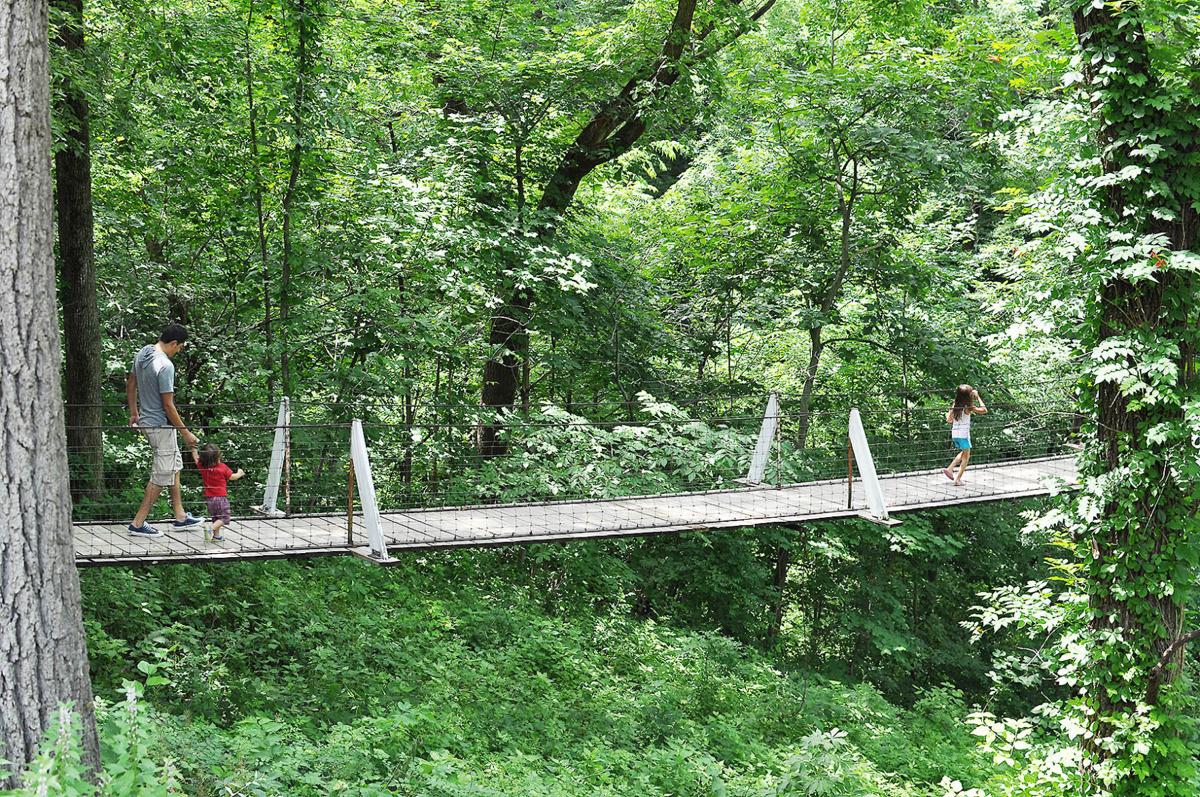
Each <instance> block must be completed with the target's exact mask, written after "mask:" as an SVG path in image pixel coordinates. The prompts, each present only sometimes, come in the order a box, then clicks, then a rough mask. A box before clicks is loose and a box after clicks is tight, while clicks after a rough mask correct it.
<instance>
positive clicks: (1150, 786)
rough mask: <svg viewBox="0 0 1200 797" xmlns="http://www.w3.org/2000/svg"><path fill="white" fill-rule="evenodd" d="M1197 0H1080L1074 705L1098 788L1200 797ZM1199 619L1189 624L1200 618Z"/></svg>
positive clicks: (1076, 76)
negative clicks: (1185, 663)
mask: <svg viewBox="0 0 1200 797" xmlns="http://www.w3.org/2000/svg"><path fill="white" fill-rule="evenodd" d="M1186 6H1187V4H1182V3H1166V4H1156V5H1155V6H1153V7H1151V6H1150V5H1149V4H1146V5H1143V4H1141V3H1137V2H1118V3H1100V2H1087V3H1083V4H1077V5H1076V6H1075V8H1074V12H1073V21H1074V27H1075V32H1076V35H1077V38H1078V42H1079V52H1078V69H1077V71H1076V72H1074V73H1072V74H1071V75H1068V82H1078V83H1080V84H1081V85H1082V87H1083V90H1084V91H1085V92H1086V97H1087V100H1088V102H1089V103H1090V106H1091V108H1092V113H1093V118H1094V130H1095V142H1096V151H1095V156H1096V158H1095V161H1096V164H1095V165H1096V168H1095V169H1094V173H1093V174H1092V175H1091V176H1090V177H1088V178H1085V180H1086V181H1087V184H1088V185H1089V186H1090V187H1091V188H1093V189H1094V192H1095V196H1096V205H1095V209H1096V211H1097V212H1096V213H1095V215H1094V216H1093V217H1091V221H1092V222H1093V224H1092V226H1091V229H1092V230H1093V234H1092V236H1091V246H1090V249H1089V255H1088V256H1087V257H1086V258H1085V259H1084V262H1085V263H1086V269H1087V274H1086V276H1087V278H1088V280H1089V285H1090V286H1091V293H1092V299H1091V305H1090V308H1089V311H1088V321H1089V327H1088V335H1089V339H1088V340H1087V341H1086V343H1087V345H1088V346H1089V347H1090V348H1091V350H1092V364H1093V368H1092V371H1091V375H1090V376H1091V378H1090V380H1089V382H1090V390H1089V392H1088V401H1089V402H1090V403H1091V406H1090V408H1089V409H1090V410H1091V417H1092V419H1093V421H1094V424H1095V426H1094V429H1093V432H1094V434H1092V435H1090V438H1089V439H1090V440H1091V441H1092V442H1091V444H1090V446H1089V447H1088V448H1087V450H1086V452H1085V454H1084V458H1083V467H1082V471H1081V473H1082V480H1083V482H1084V484H1085V490H1084V493H1083V495H1082V497H1081V499H1080V501H1079V504H1078V507H1079V512H1078V517H1077V519H1076V526H1075V529H1076V533H1077V539H1078V540H1079V541H1080V543H1081V546H1082V550H1083V555H1084V561H1085V563H1086V564H1085V572H1086V585H1087V596H1088V626H1087V632H1086V636H1085V639H1086V647H1087V650H1088V662H1087V664H1088V666H1086V667H1084V668H1083V669H1082V672H1084V673H1085V675H1084V676H1083V679H1082V681H1081V683H1082V691H1081V700H1080V702H1079V707H1080V708H1081V709H1082V710H1083V711H1084V713H1085V719H1084V722H1083V723H1082V724H1081V727H1083V728H1085V729H1086V730H1085V732H1084V733H1085V738H1086V739H1087V745H1086V746H1087V747H1088V748H1089V749H1090V751H1091V752H1092V753H1093V754H1094V757H1095V761H1096V763H1097V767H1096V769H1095V770H1094V775H1095V778H1096V780H1097V782H1098V784H1099V785H1101V786H1104V787H1106V788H1108V789H1110V790H1111V791H1112V793H1113V794H1116V795H1121V794H1127V795H1133V794H1137V795H1146V794H1161V795H1175V794H1178V795H1183V794H1193V793H1194V790H1193V789H1194V785H1193V784H1194V778H1195V764H1194V761H1193V759H1192V757H1191V755H1190V753H1189V752H1188V750H1187V747H1186V745H1184V744H1183V743H1182V741H1181V739H1180V737H1181V736H1182V734H1184V733H1185V732H1186V730H1187V728H1186V727H1185V724H1186V723H1187V722H1188V720H1186V719H1185V717H1184V714H1183V712H1181V711H1180V707H1181V701H1182V700H1184V699H1186V695H1185V694H1184V692H1183V690H1176V689H1173V686H1174V684H1175V683H1176V681H1177V680H1178V678H1179V675H1180V673H1181V669H1182V666H1181V665H1182V657H1183V653H1184V646H1185V645H1186V643H1187V642H1188V641H1190V640H1192V639H1194V638H1196V637H1197V636H1198V635H1200V634H1198V632H1197V631H1195V630H1192V631H1189V630H1188V629H1189V624H1188V622H1187V614H1186V609H1187V606H1188V604H1189V603H1190V602H1191V601H1192V598H1193V595H1194V593H1195V581H1196V575H1195V574H1196V567H1197V564H1198V563H1200V546H1198V543H1200V519H1198V517H1197V500H1198V495H1200V493H1198V490H1200V462H1198V461H1197V459H1198V458H1197V448H1196V445H1195V441H1196V439H1197V434H1198V433H1200V379H1198V378H1197V372H1196V353H1197V349H1198V347H1200V314H1198V308H1197V304H1196V297H1197V295H1198V289H1200V278H1198V276H1197V271H1198V270H1200V255H1197V253H1196V252H1195V249H1196V246H1197V243H1198V241H1197V236H1198V230H1200V101H1198V100H1197V96H1198V95H1197V93H1196V89H1197V87H1198V86H1200V70H1197V68H1196V65H1195V62H1194V59H1192V60H1191V61H1189V60H1188V59H1189V56H1188V52H1187V47H1186V45H1185V46H1184V47H1171V46H1170V39H1169V37H1162V36H1157V35H1154V34H1155V32H1156V31H1162V30H1164V29H1171V28H1175V29H1176V30H1179V29H1183V30H1187V29H1188V26H1193V27H1194V25H1195V12H1194V10H1193V11H1191V12H1190V14H1191V15H1190V16H1189V15H1188V13H1187V9H1186ZM1192 625H1193V626H1194V624H1192Z"/></svg>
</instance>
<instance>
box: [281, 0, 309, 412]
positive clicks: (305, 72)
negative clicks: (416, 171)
mask: <svg viewBox="0 0 1200 797" xmlns="http://www.w3.org/2000/svg"><path fill="white" fill-rule="evenodd" d="M294 13H295V24H296V83H295V88H294V90H293V96H292V101H293V108H292V149H291V152H290V154H289V155H288V182H287V189H286V190H285V191H284V194H283V202H282V203H281V204H282V211H283V257H282V264H281V270H280V276H279V336H280V338H281V341H280V342H281V344H282V345H281V351H280V355H279V376H280V382H281V384H282V388H283V394H284V395H285V396H290V395H292V394H293V391H292V365H291V363H292V360H291V351H290V349H289V346H290V342H289V338H290V335H289V332H288V323H289V319H290V317H291V311H292V301H291V290H292V254H293V253H292V206H293V204H294V203H295V200H296V191H297V187H298V185H299V183H300V166H301V164H302V160H303V156H304V149H305V146H304V144H305V142H304V138H305V136H306V135H308V131H307V129H306V127H305V124H304V122H305V116H304V105H305V96H306V94H307V90H308V79H309V76H310V73H311V72H312V55H313V54H312V44H313V42H312V37H313V25H314V24H315V23H314V19H315V18H316V17H315V15H313V14H312V13H311V9H309V7H308V0H297V3H296V7H295V10H294Z"/></svg>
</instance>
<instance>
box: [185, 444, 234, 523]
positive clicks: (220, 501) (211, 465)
mask: <svg viewBox="0 0 1200 797" xmlns="http://www.w3.org/2000/svg"><path fill="white" fill-rule="evenodd" d="M192 459H193V460H195V462H196V467H197V468H199V469H200V478H202V479H203V480H204V503H206V504H208V514H209V516H211V517H212V540H213V541H214V542H221V541H222V540H224V539H225V536H224V535H223V534H221V530H222V529H224V528H225V526H227V525H229V494H228V490H229V487H228V485H229V482H232V481H237V480H238V479H240V478H242V477H243V476H245V475H246V473H245V471H243V470H242V469H241V468H238V471H237V473H234V472H233V471H232V470H230V469H229V466H228V465H226V464H225V463H224V462H222V461H221V449H219V448H217V447H216V446H215V445H213V444H212V443H205V444H204V445H203V446H201V447H200V450H199V451H198V452H197V451H196V447H195V446H192ZM206 536H207V535H206Z"/></svg>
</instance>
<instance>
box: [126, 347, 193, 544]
mask: <svg viewBox="0 0 1200 797" xmlns="http://www.w3.org/2000/svg"><path fill="white" fill-rule="evenodd" d="M186 340H187V330H186V329H184V328H183V327H181V326H180V325H179V324H171V325H170V326H168V327H167V328H166V329H164V330H163V333H162V335H160V336H159V338H158V343H156V344H154V345H153V346H143V347H142V350H141V351H139V352H138V353H137V356H136V357H134V358H133V370H131V371H130V372H129V376H127V377H126V378H125V397H126V399H127V400H128V401H129V425H130V426H132V427H134V428H136V429H140V430H141V432H142V434H144V435H145V436H146V439H147V440H149V441H150V447H151V448H152V449H153V450H154V464H153V465H152V466H151V467H150V481H149V483H147V484H146V495H145V497H144V498H142V505H141V506H140V507H139V508H138V511H137V515H135V516H134V518H133V522H132V523H130V524H129V533H130V534H137V535H140V536H143V537H161V536H162V532H161V531H159V530H158V529H156V528H154V527H153V526H151V525H150V524H149V523H147V522H146V517H147V516H148V515H149V514H150V510H151V509H153V508H154V502H155V501H157V500H158V496H159V495H160V494H161V493H162V489H163V488H164V487H169V488H171V508H172V509H173V510H174V511H175V522H174V523H173V524H172V525H173V527H174V528H176V529H188V528H199V527H200V526H201V524H202V521H201V519H200V518H196V517H192V516H191V514H188V513H185V512H184V511H183V498H182V496H181V495H180V493H179V472H180V471H181V470H183V457H182V456H180V453H179V438H178V437H177V436H176V430H178V432H179V434H182V435H183V439H184V440H185V441H186V442H187V444H188V445H189V446H194V445H196V443H197V442H198V441H197V440H196V436H195V435H194V434H192V433H191V432H189V431H188V429H187V427H186V426H185V425H184V423H183V419H182V418H180V417H179V411H178V410H177V409H176V408H175V366H174V365H173V364H172V363H171V358H172V357H174V356H175V355H176V354H178V353H179V350H180V349H182V348H183V344H184V341H186ZM139 407H140V413H139Z"/></svg>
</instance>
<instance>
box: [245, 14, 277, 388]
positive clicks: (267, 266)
mask: <svg viewBox="0 0 1200 797" xmlns="http://www.w3.org/2000/svg"><path fill="white" fill-rule="evenodd" d="M253 21H254V0H250V10H249V12H248V14H247V16H246V108H247V110H248V112H249V115H250V174H251V175H252V176H253V178H254V211H255V213H256V215H257V217H258V256H259V261H260V263H261V272H262V305H263V341H264V343H266V354H265V355H264V357H263V359H264V362H263V370H265V371H266V372H267V402H268V403H271V404H274V403H275V379H274V377H273V376H272V374H273V373H274V366H275V363H274V362H272V361H271V354H272V350H273V349H274V339H273V337H272V330H271V261H270V260H269V259H268V257H267V224H266V217H265V215H264V214H263V185H262V164H261V163H260V162H259V159H258V110H257V109H256V108H255V105H254V63H253V60H252V56H253V51H252V49H251V44H250V29H251V25H252V23H253Z"/></svg>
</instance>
